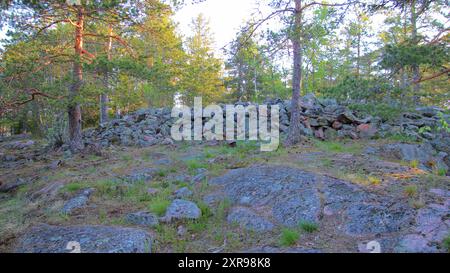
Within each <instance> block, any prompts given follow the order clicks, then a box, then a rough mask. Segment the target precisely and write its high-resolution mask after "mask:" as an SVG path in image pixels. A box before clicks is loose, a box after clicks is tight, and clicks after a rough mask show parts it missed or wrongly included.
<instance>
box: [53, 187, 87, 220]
mask: <svg viewBox="0 0 450 273" xmlns="http://www.w3.org/2000/svg"><path fill="white" fill-rule="evenodd" d="M94 191H95V189H93V188H88V189H84V190H82V191H81V192H80V193H79V194H78V195H76V196H75V197H73V198H71V199H70V200H69V201H67V202H66V203H65V204H64V206H63V208H62V209H61V213H63V214H71V213H73V212H74V211H75V210H77V209H81V208H83V207H85V206H86V205H87V203H88V201H89V197H90V196H91V194H92V193H93V192H94Z"/></svg>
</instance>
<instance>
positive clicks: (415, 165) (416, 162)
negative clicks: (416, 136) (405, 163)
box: [409, 159, 419, 169]
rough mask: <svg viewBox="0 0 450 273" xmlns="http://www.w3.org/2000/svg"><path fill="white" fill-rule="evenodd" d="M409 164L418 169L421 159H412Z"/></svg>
mask: <svg viewBox="0 0 450 273" xmlns="http://www.w3.org/2000/svg"><path fill="white" fill-rule="evenodd" d="M409 165H410V166H411V168H414V169H417V167H419V160H417V159H415V160H412V161H411V162H409Z"/></svg>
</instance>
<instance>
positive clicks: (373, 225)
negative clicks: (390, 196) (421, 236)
mask: <svg viewBox="0 0 450 273" xmlns="http://www.w3.org/2000/svg"><path fill="white" fill-rule="evenodd" d="M346 213H347V216H348V218H349V219H348V221H347V224H346V232H347V233H348V234H350V235H367V234H381V233H391V232H398V231H400V230H401V229H402V228H404V227H406V226H409V225H410V224H411V222H412V219H413V217H412V211H411V209H409V208H408V207H407V206H404V205H397V204H395V205H392V206H389V205H384V204H382V205H374V204H358V203H356V204H353V205H351V206H350V207H349V208H348V209H347V211H346Z"/></svg>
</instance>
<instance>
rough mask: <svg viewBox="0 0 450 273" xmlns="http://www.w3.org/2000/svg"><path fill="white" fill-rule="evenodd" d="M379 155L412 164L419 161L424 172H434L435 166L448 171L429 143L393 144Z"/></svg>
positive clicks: (380, 150)
mask: <svg viewBox="0 0 450 273" xmlns="http://www.w3.org/2000/svg"><path fill="white" fill-rule="evenodd" d="M379 154H380V155H382V156H385V157H388V158H395V159H400V160H404V161H408V162H411V161H413V160H417V161H418V162H419V167H420V168H421V169H424V170H432V169H433V167H434V166H436V167H437V168H438V169H444V170H445V171H447V170H448V166H447V165H446V164H445V162H444V161H443V159H442V158H440V157H439V156H437V152H436V151H435V150H434V149H433V147H432V146H431V145H430V144H428V143H423V144H407V143H392V144H386V145H384V146H383V147H381V149H379Z"/></svg>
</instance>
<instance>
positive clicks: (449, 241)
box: [442, 234, 450, 253]
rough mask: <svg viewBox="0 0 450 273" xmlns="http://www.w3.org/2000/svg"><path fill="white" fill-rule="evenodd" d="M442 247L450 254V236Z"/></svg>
mask: <svg viewBox="0 0 450 273" xmlns="http://www.w3.org/2000/svg"><path fill="white" fill-rule="evenodd" d="M442 247H443V248H444V249H445V250H446V251H447V252H449V253H450V234H449V235H447V237H445V238H444V240H443V241H442Z"/></svg>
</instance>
